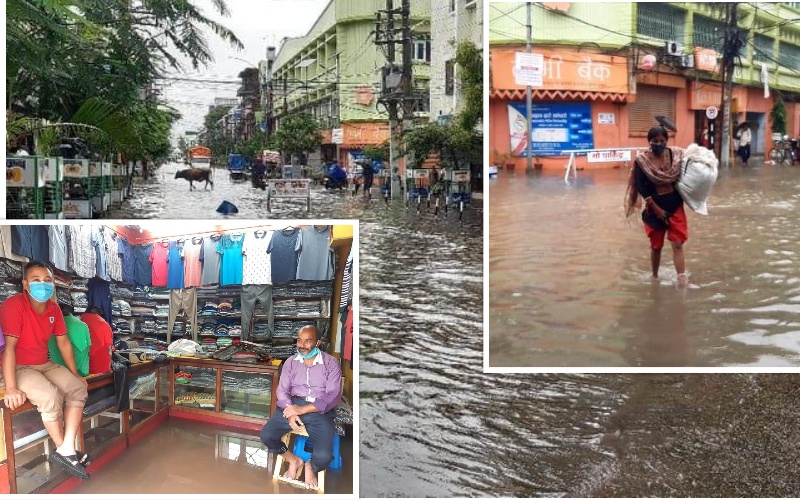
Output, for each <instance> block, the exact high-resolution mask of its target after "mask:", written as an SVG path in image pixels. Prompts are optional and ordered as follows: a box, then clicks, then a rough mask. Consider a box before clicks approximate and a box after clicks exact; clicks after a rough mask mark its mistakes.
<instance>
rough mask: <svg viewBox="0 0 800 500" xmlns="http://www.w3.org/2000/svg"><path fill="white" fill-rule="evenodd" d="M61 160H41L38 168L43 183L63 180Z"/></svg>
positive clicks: (54, 158) (55, 158)
mask: <svg viewBox="0 0 800 500" xmlns="http://www.w3.org/2000/svg"><path fill="white" fill-rule="evenodd" d="M60 162H61V158H57V157H53V158H42V159H41V160H40V161H39V168H40V169H41V170H42V175H43V176H44V180H45V182H61V181H63V180H64V169H63V165H62V164H61V163H60Z"/></svg>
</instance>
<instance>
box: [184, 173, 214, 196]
mask: <svg viewBox="0 0 800 500" xmlns="http://www.w3.org/2000/svg"><path fill="white" fill-rule="evenodd" d="M175 178H176V179H186V180H187V181H189V191H191V190H192V189H194V184H192V183H193V182H194V181H198V182H200V181H206V185H205V189H208V184H209V183H211V189H214V181H212V180H211V170H207V169H205V168H187V169H184V170H178V171H177V172H175Z"/></svg>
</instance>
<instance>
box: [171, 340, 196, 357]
mask: <svg viewBox="0 0 800 500" xmlns="http://www.w3.org/2000/svg"><path fill="white" fill-rule="evenodd" d="M198 347H199V344H198V343H197V342H195V341H193V340H189V339H178V340H176V341H175V342H173V343H171V344H170V345H169V347H168V348H167V351H168V352H173V353H176V354H179V355H181V356H194V355H195V352H196V351H197V348H198Z"/></svg>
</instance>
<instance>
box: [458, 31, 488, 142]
mask: <svg viewBox="0 0 800 500" xmlns="http://www.w3.org/2000/svg"><path fill="white" fill-rule="evenodd" d="M456 63H457V64H458V67H459V72H458V76H459V78H460V79H461V89H462V93H463V95H464V107H463V108H462V110H461V112H460V113H459V115H458V118H457V121H458V122H459V126H460V127H461V128H462V129H465V130H471V129H473V128H475V126H476V125H477V124H478V122H479V121H481V120H482V118H483V54H482V52H481V51H480V50H479V49H478V48H477V47H476V46H475V44H474V43H472V42H461V43H459V44H458V47H457V48H456Z"/></svg>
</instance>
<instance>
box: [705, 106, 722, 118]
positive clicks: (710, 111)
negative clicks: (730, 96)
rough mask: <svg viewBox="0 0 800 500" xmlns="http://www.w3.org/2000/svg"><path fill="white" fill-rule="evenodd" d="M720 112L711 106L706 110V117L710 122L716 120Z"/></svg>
mask: <svg viewBox="0 0 800 500" xmlns="http://www.w3.org/2000/svg"><path fill="white" fill-rule="evenodd" d="M718 112H719V111H718V110H717V107H716V106H709V107H707V108H706V116H707V117H708V119H709V120H713V119H714V118H716V117H717V113H718Z"/></svg>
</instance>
